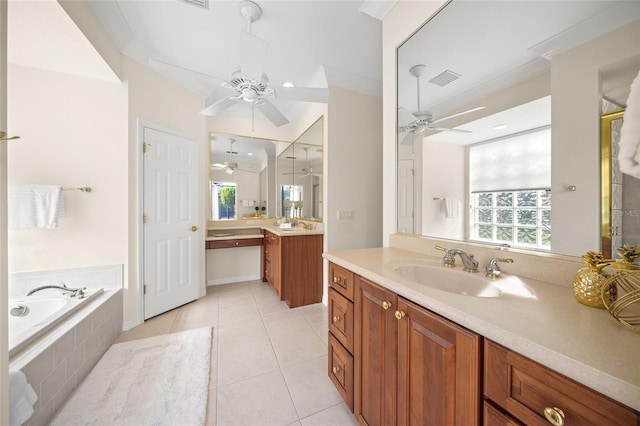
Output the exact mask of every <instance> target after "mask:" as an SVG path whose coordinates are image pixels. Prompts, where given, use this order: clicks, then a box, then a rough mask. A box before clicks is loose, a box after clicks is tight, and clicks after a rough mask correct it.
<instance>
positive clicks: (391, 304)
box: [354, 276, 398, 426]
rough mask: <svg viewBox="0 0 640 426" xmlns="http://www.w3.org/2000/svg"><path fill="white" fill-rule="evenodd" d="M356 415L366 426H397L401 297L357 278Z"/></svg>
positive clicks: (355, 305)
mask: <svg viewBox="0 0 640 426" xmlns="http://www.w3.org/2000/svg"><path fill="white" fill-rule="evenodd" d="M355 281H356V296H355V300H354V307H355V311H356V313H355V317H356V319H355V327H356V330H355V348H354V362H355V386H354V388H355V412H354V415H355V416H356V419H357V420H358V422H359V423H360V424H362V425H372V426H373V425H394V424H396V386H397V350H396V349H397V337H398V333H397V330H398V324H397V320H396V318H395V316H394V312H395V306H396V304H397V301H398V297H397V295H396V294H395V293H392V292H390V291H388V290H386V289H384V288H382V287H380V286H378V285H376V284H374V283H372V282H371V281H369V280H366V279H364V278H362V277H359V276H356V279H355Z"/></svg>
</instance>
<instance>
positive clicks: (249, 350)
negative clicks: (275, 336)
mask: <svg viewBox="0 0 640 426" xmlns="http://www.w3.org/2000/svg"><path fill="white" fill-rule="evenodd" d="M279 369H280V366H279V364H278V360H277V358H276V354H275V353H274V352H273V347H272V346H271V341H270V340H269V339H268V338H266V337H265V338H263V339H261V340H250V341H241V342H239V343H236V344H228V345H222V346H220V347H219V348H218V386H225V385H228V384H230V383H235V382H238V381H240V380H244V379H248V378H251V377H255V376H259V375H261V374H264V373H269V372H272V371H276V370H279Z"/></svg>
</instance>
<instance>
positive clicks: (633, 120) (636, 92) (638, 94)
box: [618, 72, 640, 179]
mask: <svg viewBox="0 0 640 426" xmlns="http://www.w3.org/2000/svg"><path fill="white" fill-rule="evenodd" d="M618 162H619V163H620V170H621V171H622V173H626V174H628V175H631V176H634V177H636V178H638V179H640V72H638V75H637V76H636V78H635V79H634V80H633V83H631V90H630V91H629V98H628V99H627V109H626V111H625V112H624V121H623V122H622V129H621V130H620V151H619V152H618Z"/></svg>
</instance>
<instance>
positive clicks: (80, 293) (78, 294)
mask: <svg viewBox="0 0 640 426" xmlns="http://www.w3.org/2000/svg"><path fill="white" fill-rule="evenodd" d="M60 284H62V285H61V286H60V285H43V286H42V287H37V288H34V289H33V290H30V291H29V292H28V293H27V296H31V295H32V294H33V293H35V292H38V291H40V290H46V289H49V288H53V289H57V290H62V291H63V292H65V294H67V295H68V296H69V297H75V298H76V299H82V298H84V290H86V289H87V288H86V287H82V288H69V287H67V285H66V284H65V283H63V282H61V283H60Z"/></svg>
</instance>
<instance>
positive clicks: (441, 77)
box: [429, 70, 461, 86]
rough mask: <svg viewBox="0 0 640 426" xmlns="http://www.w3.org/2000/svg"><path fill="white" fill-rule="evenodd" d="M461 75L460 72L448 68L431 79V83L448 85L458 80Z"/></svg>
mask: <svg viewBox="0 0 640 426" xmlns="http://www.w3.org/2000/svg"><path fill="white" fill-rule="evenodd" d="M460 77H461V76H460V74H457V73H455V72H453V71H451V70H446V71H443V72H441V73H440V74H438V75H436V76H435V77H433V78H432V79H431V80H429V83H433V84H437V85H438V86H446V85H447V84H449V83H451V82H452V81H455V80H457V79H458V78H460Z"/></svg>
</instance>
